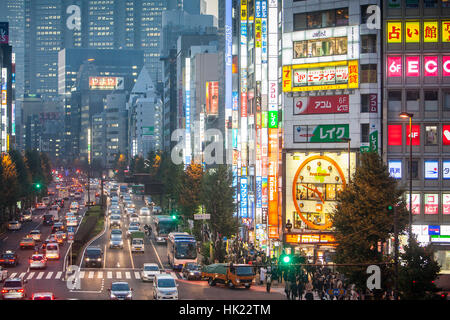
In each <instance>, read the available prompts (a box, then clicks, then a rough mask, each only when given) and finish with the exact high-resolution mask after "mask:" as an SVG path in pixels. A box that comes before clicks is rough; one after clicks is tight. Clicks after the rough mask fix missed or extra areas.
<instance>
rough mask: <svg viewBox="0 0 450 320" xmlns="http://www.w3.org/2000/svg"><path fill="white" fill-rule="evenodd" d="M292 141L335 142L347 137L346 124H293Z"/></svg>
mask: <svg viewBox="0 0 450 320" xmlns="http://www.w3.org/2000/svg"><path fill="white" fill-rule="evenodd" d="M293 130H294V143H335V142H342V141H341V139H343V138H349V125H348V124H321V125H310V126H309V125H306V126H302V125H294V126H293Z"/></svg>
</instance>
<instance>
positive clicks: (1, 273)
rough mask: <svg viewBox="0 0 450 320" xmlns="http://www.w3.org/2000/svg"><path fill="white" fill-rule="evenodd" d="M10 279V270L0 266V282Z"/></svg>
mask: <svg viewBox="0 0 450 320" xmlns="http://www.w3.org/2000/svg"><path fill="white" fill-rule="evenodd" d="M6 279H8V270H6V269H5V268H3V267H2V266H0V282H3V281H4V280H6Z"/></svg>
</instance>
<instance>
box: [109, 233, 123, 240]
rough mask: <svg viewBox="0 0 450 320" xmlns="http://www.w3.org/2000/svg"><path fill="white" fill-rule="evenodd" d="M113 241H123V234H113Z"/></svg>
mask: <svg viewBox="0 0 450 320" xmlns="http://www.w3.org/2000/svg"><path fill="white" fill-rule="evenodd" d="M111 239H114V240H119V239H122V235H121V234H117V233H116V234H114V233H113V234H111Z"/></svg>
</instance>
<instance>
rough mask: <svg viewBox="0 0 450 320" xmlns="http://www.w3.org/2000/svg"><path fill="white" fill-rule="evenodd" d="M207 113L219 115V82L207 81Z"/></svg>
mask: <svg viewBox="0 0 450 320" xmlns="http://www.w3.org/2000/svg"><path fill="white" fill-rule="evenodd" d="M206 114H207V115H209V116H211V115H214V116H218V115H219V82H218V81H207V82H206Z"/></svg>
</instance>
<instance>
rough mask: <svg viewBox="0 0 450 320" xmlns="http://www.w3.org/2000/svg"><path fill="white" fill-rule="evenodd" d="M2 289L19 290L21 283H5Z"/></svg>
mask: <svg viewBox="0 0 450 320" xmlns="http://www.w3.org/2000/svg"><path fill="white" fill-rule="evenodd" d="M3 287H4V288H21V287H22V283H21V282H20V281H14V280H12V281H5V285H4V286H3Z"/></svg>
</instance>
